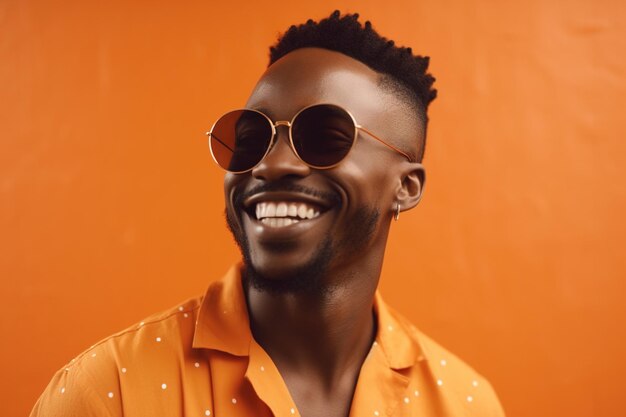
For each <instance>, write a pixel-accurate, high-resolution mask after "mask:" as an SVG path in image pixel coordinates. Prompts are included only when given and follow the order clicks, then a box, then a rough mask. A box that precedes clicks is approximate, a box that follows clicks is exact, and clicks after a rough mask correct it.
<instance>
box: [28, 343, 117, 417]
mask: <svg viewBox="0 0 626 417" xmlns="http://www.w3.org/2000/svg"><path fill="white" fill-rule="evenodd" d="M97 353H103V352H98V349H94V350H93V351H91V352H86V353H85V354H83V355H82V356H81V357H79V358H77V359H76V360H75V361H72V362H71V363H69V364H68V365H67V366H66V367H64V368H62V369H61V370H59V371H58V372H57V373H56V374H55V375H54V377H53V378H52V380H51V381H50V383H49V384H48V386H47V387H46V389H45V390H44V392H43V393H42V394H41V396H40V397H39V399H38V400H37V403H36V404H35V406H34V408H33V410H32V411H31V414H30V417H70V416H71V417H75V416H81V417H121V416H122V415H123V413H122V402H121V398H120V390H119V378H118V377H117V374H116V373H115V372H114V371H113V370H114V367H111V366H110V365H111V364H110V361H108V360H107V359H106V357H105V356H106V355H104V354H101V355H100V356H101V357H98V356H97Z"/></svg>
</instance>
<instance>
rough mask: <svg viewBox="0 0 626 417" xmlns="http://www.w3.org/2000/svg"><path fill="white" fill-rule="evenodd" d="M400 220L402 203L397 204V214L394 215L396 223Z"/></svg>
mask: <svg viewBox="0 0 626 417" xmlns="http://www.w3.org/2000/svg"><path fill="white" fill-rule="evenodd" d="M399 218H400V203H396V212H395V213H393V219H394V220H395V221H398V219H399Z"/></svg>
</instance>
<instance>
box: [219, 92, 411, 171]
mask: <svg viewBox="0 0 626 417" xmlns="http://www.w3.org/2000/svg"><path fill="white" fill-rule="evenodd" d="M278 126H287V127H288V128H289V143H290V146H291V149H292V150H293V152H294V153H295V154H296V156H297V157H298V158H299V159H300V160H301V161H302V162H304V163H305V164H307V165H308V166H310V167H312V168H317V169H329V168H333V167H335V166H337V165H338V164H339V163H341V161H343V159H344V158H345V157H346V156H348V154H349V153H350V151H351V150H352V148H353V147H354V144H355V143H356V139H357V137H358V131H359V130H361V131H363V132H365V133H367V134H368V135H369V136H371V137H372V138H374V139H376V140H377V141H379V142H380V143H382V144H384V145H385V146H387V147H389V148H390V149H393V150H394V151H396V152H398V153H399V154H401V155H403V156H404V157H405V158H407V159H408V160H409V161H412V159H411V157H410V156H409V155H407V154H406V153H404V152H402V151H401V150H400V149H398V148H396V147H395V146H393V145H391V144H390V143H388V142H386V141H384V140H382V139H381V138H379V137H378V136H376V135H374V134H373V133H372V132H370V131H368V130H367V129H365V128H364V127H362V126H359V125H358V124H357V123H356V120H355V119H354V117H353V116H352V114H350V112H349V111H348V110H346V109H344V108H342V107H339V106H337V105H335V104H314V105H312V106H308V107H305V108H303V109H302V110H300V111H299V112H298V113H296V115H295V116H294V117H293V119H291V121H290V122H289V121H284V120H280V121H277V122H273V121H272V120H271V119H270V118H269V117H268V116H266V115H265V114H263V113H261V112H260V111H258V110H252V109H239V110H232V111H229V112H228V113H226V114H224V115H223V116H222V117H220V118H219V119H217V121H216V122H215V123H214V124H213V127H211V130H210V131H208V132H207V135H208V136H209V147H210V149H211V155H212V156H213V159H214V160H215V162H217V164H218V165H219V166H220V167H222V168H223V169H225V170H226V171H228V172H232V173H235V174H241V173H244V172H247V171H250V170H252V169H253V168H255V167H256V166H257V165H258V164H259V163H260V162H261V161H262V160H263V158H265V156H266V155H267V154H268V153H269V151H270V149H271V148H272V145H273V143H274V140H275V138H276V128H277V127H278Z"/></svg>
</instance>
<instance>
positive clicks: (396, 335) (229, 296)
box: [193, 264, 426, 370]
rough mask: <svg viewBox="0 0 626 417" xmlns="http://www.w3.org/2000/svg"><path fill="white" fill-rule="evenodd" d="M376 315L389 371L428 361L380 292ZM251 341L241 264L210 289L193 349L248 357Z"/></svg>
mask: <svg viewBox="0 0 626 417" xmlns="http://www.w3.org/2000/svg"><path fill="white" fill-rule="evenodd" d="M374 311H375V312H376V318H377V321H378V323H377V324H378V331H377V335H376V343H378V344H379V345H380V347H381V349H382V351H383V353H384V356H385V358H386V361H387V365H388V366H389V367H390V368H392V369H395V370H398V369H403V368H408V367H411V366H413V365H414V364H415V363H416V362H417V361H422V360H425V359H426V357H425V353H424V349H423V347H422V344H421V343H420V342H419V332H418V331H417V329H416V328H415V327H414V326H413V325H412V324H410V323H409V322H408V321H407V320H406V319H404V318H402V317H401V316H399V315H398V314H397V313H395V312H394V311H393V310H392V309H391V308H390V307H388V306H387V304H386V303H385V302H384V301H383V299H382V297H381V295H380V293H379V292H378V291H377V292H376V296H375V298H374ZM252 340H253V339H252V333H251V331H250V320H249V317H248V307H247V305H246V300H245V297H244V293H243V286H242V283H241V264H237V265H234V266H232V267H231V268H230V270H229V271H228V272H227V273H226V275H225V276H224V278H223V279H221V280H219V281H216V282H213V283H211V285H210V286H209V288H208V289H207V291H206V294H205V296H204V299H203V300H202V304H201V306H200V310H199V312H198V318H197V321H196V329H195V333H194V339H193V347H194V348H204V349H214V350H219V351H222V352H226V353H230V354H232V355H235V356H248V355H249V352H250V344H251V342H252Z"/></svg>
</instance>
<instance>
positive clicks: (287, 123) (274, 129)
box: [206, 103, 413, 174]
mask: <svg viewBox="0 0 626 417" xmlns="http://www.w3.org/2000/svg"><path fill="white" fill-rule="evenodd" d="M317 106H330V107H335V108H337V109H339V110H341V111H343V112H345V113H346V114H347V115H348V116H349V117H350V119H351V120H352V124H353V125H354V139H353V140H352V144H351V145H350V149H349V150H348V152H347V153H346V154H345V155H344V156H343V158H341V159H340V160H339V162H337V163H335V164H332V165H329V166H317V165H313V164H310V163H308V162H307V161H305V160H304V159H302V157H301V156H300V155H299V154H298V151H297V150H296V147H295V145H294V143H293V136H292V126H293V123H294V122H295V120H296V119H297V118H298V116H299V115H300V113H302V112H303V111H305V110H308V109H310V108H312V107H317ZM242 110H246V111H251V112H255V113H258V114H260V115H261V116H263V117H264V118H265V120H267V122H268V123H269V125H270V126H271V128H272V137H271V138H270V142H269V145H268V146H267V149H266V150H265V153H264V154H263V156H262V157H261V159H259V162H257V163H256V164H255V165H254V166H253V167H251V168H248V169H245V170H243V171H231V170H229V169H226V168H224V167H222V165H220V163H219V162H218V161H217V158H216V157H215V153H214V152H213V145H212V141H211V138H212V137H213V138H215V139H216V140H217V141H218V142H219V143H221V144H222V145H223V146H226V147H228V146H227V145H226V144H225V143H224V142H222V140H221V139H219V138H218V137H217V136H215V135H213V130H215V126H216V125H217V123H218V122H219V121H220V120H222V118H223V117H224V116H226V115H227V114H230V113H233V112H236V111H242ZM278 126H286V127H287V128H288V129H289V146H290V147H291V150H292V151H293V153H294V155H296V157H297V158H298V159H299V160H300V161H302V163H304V164H306V165H307V166H309V167H311V168H315V169H331V168H334V167H336V166H337V165H339V164H341V163H342V162H343V161H344V160H345V159H346V158H347V157H348V155H350V153H351V152H352V150H353V149H354V146H355V145H356V142H357V139H358V138H359V131H363V132H365V133H367V134H368V135H369V136H371V137H372V138H374V139H376V140H377V141H379V142H380V143H382V144H383V145H385V146H387V147H388V148H390V149H392V150H394V151H396V152H398V153H399V154H400V155H402V156H404V157H405V158H406V159H407V160H408V161H409V162H413V160H412V159H411V157H410V156H409V155H408V154H406V153H405V152H403V151H401V150H400V149H398V148H396V147H395V146H393V145H392V144H390V143H389V142H387V141H385V140H383V139H382V138H380V137H379V136H377V135H375V134H374V133H372V132H370V131H369V130H367V129H366V128H364V127H363V126H361V125H359V124H358V123H357V122H356V119H355V118H354V116H353V115H352V113H350V112H349V111H348V110H346V109H344V108H343V107H341V106H339V105H337V104H332V103H318V104H311V105H309V106H306V107H304V108H302V109H300V110H299V111H298V112H297V113H296V114H295V115H294V116H293V117H292V118H291V121H288V120H278V121H276V122H274V121H272V119H270V117H269V116H268V115H266V114H265V113H263V112H261V111H259V110H255V109H246V108H243V109H235V110H230V111H227V112H226V113H224V114H222V115H221V116H220V117H218V118H217V120H216V121H215V123H213V126H211V130H209V131H208V132H206V135H207V136H208V138H209V150H210V151H211V157H212V158H213V160H214V161H215V163H216V164H217V165H218V166H219V167H220V168H222V169H223V170H224V171H227V172H231V173H233V174H243V173H246V172H248V171H252V170H253V169H254V168H256V167H257V166H258V165H259V164H260V163H261V162H263V160H264V159H265V157H267V154H268V153H269V152H270V150H271V149H272V147H273V146H274V141H275V140H276V137H277V134H276V133H277V128H278Z"/></svg>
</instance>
